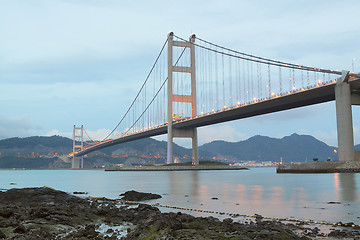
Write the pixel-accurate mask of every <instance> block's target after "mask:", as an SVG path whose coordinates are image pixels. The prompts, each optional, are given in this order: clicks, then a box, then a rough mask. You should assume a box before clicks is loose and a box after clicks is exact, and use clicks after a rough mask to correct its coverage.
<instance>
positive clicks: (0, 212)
mask: <svg viewBox="0 0 360 240" xmlns="http://www.w3.org/2000/svg"><path fill="white" fill-rule="evenodd" d="M13 214H14V212H13V211H12V210H11V209H9V208H0V216H2V217H3V218H9V217H11V216H12V215H13Z"/></svg>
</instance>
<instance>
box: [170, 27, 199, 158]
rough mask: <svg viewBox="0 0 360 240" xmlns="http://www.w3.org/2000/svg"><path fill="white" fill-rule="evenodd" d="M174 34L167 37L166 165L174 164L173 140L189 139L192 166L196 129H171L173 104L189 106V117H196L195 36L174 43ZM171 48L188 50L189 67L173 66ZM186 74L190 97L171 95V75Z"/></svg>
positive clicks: (196, 144)
mask: <svg viewBox="0 0 360 240" xmlns="http://www.w3.org/2000/svg"><path fill="white" fill-rule="evenodd" d="M173 38H174V33H172V32H170V33H169V35H168V145H167V160H166V163H167V164H170V163H173V162H174V156H173V155H174V152H173V138H174V137H182V138H191V139H192V164H194V165H197V164H199V157H198V141H197V129H196V128H193V129H176V128H174V127H173V123H174V122H173V120H174V112H173V103H174V102H182V103H190V104H191V117H195V116H196V77H195V46H194V44H193V43H194V42H195V35H194V34H193V35H191V37H190V40H189V42H179V41H174V40H173ZM173 47H185V48H189V49H190V66H189V67H186V66H174V65H173ZM174 72H178V73H185V74H186V73H187V74H190V75H191V93H190V95H176V94H173V73H174Z"/></svg>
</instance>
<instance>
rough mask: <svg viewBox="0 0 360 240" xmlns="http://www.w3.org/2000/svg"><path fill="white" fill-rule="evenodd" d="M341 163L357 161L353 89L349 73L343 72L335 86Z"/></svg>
mask: <svg viewBox="0 0 360 240" xmlns="http://www.w3.org/2000/svg"><path fill="white" fill-rule="evenodd" d="M335 102H336V120H337V137H338V147H339V151H338V153H339V161H343V162H345V161H355V151H354V133H353V122H352V110H351V89H350V84H349V83H348V71H343V72H342V76H341V78H340V79H338V81H337V83H336V86H335Z"/></svg>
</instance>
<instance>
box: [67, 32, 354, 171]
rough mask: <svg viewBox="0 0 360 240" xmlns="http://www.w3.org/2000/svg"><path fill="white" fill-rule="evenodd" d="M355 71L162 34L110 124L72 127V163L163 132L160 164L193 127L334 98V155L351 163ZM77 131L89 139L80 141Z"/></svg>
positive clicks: (194, 155)
mask: <svg viewBox="0 0 360 240" xmlns="http://www.w3.org/2000/svg"><path fill="white" fill-rule="evenodd" d="M359 90H360V75H359V74H355V73H351V72H349V71H337V70H327V69H322V68H317V67H309V66H305V65H299V64H293V63H287V62H283V61H278V60H273V59H268V58H264V57H259V56H255V55H252V54H248V53H244V52H241V51H237V50H234V49H230V48H227V47H223V46H220V45H217V44H215V43H212V42H209V41H206V40H204V39H201V38H199V37H197V36H196V35H195V34H193V35H191V36H190V38H189V39H184V38H181V37H179V36H177V35H175V34H174V33H172V32H171V33H169V35H168V37H167V39H166V41H165V43H164V44H163V46H162V48H161V50H160V52H159V54H158V56H157V58H156V60H155V62H154V64H153V66H152V68H151V69H150V71H149V74H148V75H147V77H146V78H145V81H144V83H143V84H142V86H141V87H140V90H139V91H138V93H137V95H136V96H135V98H134V100H133V101H132V103H131V105H130V106H129V108H128V109H127V111H126V112H125V114H124V115H123V117H122V118H121V119H120V121H119V122H118V124H117V125H116V126H115V128H114V129H113V130H112V131H111V132H110V133H109V134H108V135H107V136H106V137H104V138H103V139H102V140H101V141H94V140H92V139H91V137H90V136H89V135H88V133H87V132H86V130H85V128H84V127H83V126H81V127H78V126H75V125H74V129H73V152H72V153H70V154H69V155H68V157H70V158H71V159H72V160H71V161H72V168H82V167H83V156H84V155H85V154H88V153H90V152H93V151H96V150H99V149H102V148H105V147H108V146H112V145H116V144H120V143H124V142H128V141H133V140H137V139H141V138H146V137H151V136H157V135H161V134H167V136H168V137H167V139H168V142H167V144H168V147H167V163H172V162H173V159H174V158H173V138H177V137H181V138H191V139H192V162H193V164H194V165H196V164H198V163H199V160H198V151H197V149H198V142H197V138H198V136H197V128H198V127H202V126H207V125H212V124H216V123H222V122H226V121H232V120H237V119H242V118H248V117H253V116H257V115H262V114H267V113H272V112H278V111H283V110H288V109H293V108H298V107H303V106H309V105H313V104H319V103H324V102H328V101H333V100H335V101H336V117H337V133H338V145H339V151H338V153H339V160H340V161H354V160H355V152H354V140H353V125H352V110H351V105H360V94H359V93H360V91H359ZM84 133H85V135H87V137H88V138H89V139H91V141H84Z"/></svg>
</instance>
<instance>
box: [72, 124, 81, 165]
mask: <svg viewBox="0 0 360 240" xmlns="http://www.w3.org/2000/svg"><path fill="white" fill-rule="evenodd" d="M78 131H80V132H78ZM77 140H79V141H80V145H78V142H76V141H77ZM83 149H84V126H83V125H81V127H76V126H75V125H74V128H73V156H72V159H71V168H84V157H83V156H81V157H75V153H76V152H77V151H82V150H83Z"/></svg>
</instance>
